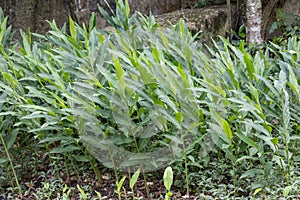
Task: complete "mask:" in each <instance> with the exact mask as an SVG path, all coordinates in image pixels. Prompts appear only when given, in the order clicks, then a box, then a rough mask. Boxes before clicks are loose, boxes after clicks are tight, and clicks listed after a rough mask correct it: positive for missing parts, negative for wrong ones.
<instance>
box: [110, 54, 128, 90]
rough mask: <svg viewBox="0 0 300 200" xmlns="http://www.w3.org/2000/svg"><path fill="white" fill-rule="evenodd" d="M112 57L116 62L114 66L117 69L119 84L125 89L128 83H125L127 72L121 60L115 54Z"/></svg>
mask: <svg viewBox="0 0 300 200" xmlns="http://www.w3.org/2000/svg"><path fill="white" fill-rule="evenodd" d="M112 59H113V62H114V67H115V70H116V74H117V78H118V82H119V86H120V87H121V89H122V90H125V87H126V83H125V79H124V74H125V72H124V70H123V68H122V66H121V63H120V61H119V60H118V59H116V58H115V57H114V56H113V57H112Z"/></svg>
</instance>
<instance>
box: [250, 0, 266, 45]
mask: <svg viewBox="0 0 300 200" xmlns="http://www.w3.org/2000/svg"><path fill="white" fill-rule="evenodd" d="M246 19H247V27H246V32H247V42H249V43H251V44H254V43H257V44H260V43H262V42H263V39H262V4H261V0H247V2H246Z"/></svg>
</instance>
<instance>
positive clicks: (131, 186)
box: [129, 169, 140, 189]
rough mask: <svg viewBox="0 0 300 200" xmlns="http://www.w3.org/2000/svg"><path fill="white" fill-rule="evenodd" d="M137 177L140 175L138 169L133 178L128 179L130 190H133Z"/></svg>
mask: <svg viewBox="0 0 300 200" xmlns="http://www.w3.org/2000/svg"><path fill="white" fill-rule="evenodd" d="M139 175H140V169H138V170H137V171H136V172H135V173H134V174H133V176H132V177H131V179H130V183H129V186H130V188H131V189H133V187H134V185H135V183H136V182H137V180H138V178H139Z"/></svg>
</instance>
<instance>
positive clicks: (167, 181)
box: [164, 167, 173, 191]
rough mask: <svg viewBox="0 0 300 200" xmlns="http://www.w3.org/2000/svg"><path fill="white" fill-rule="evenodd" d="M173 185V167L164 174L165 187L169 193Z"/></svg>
mask: <svg viewBox="0 0 300 200" xmlns="http://www.w3.org/2000/svg"><path fill="white" fill-rule="evenodd" d="M172 184H173V170H172V168H171V167H167V168H166V169H165V172H164V185H165V187H166V189H167V190H168V191H170V190H171V187H172Z"/></svg>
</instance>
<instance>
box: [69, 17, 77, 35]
mask: <svg viewBox="0 0 300 200" xmlns="http://www.w3.org/2000/svg"><path fill="white" fill-rule="evenodd" d="M69 27H70V33H71V38H72V39H73V41H76V38H77V29H76V26H75V23H74V21H73V19H72V18H71V17H70V16H69Z"/></svg>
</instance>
